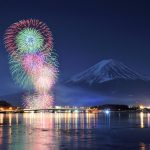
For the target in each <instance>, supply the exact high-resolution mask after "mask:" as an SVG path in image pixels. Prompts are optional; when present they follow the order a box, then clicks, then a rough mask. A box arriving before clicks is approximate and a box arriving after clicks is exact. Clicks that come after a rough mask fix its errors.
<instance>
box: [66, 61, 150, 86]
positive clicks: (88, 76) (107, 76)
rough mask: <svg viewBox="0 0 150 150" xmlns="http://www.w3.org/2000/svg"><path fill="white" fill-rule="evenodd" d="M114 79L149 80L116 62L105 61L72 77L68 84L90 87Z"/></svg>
mask: <svg viewBox="0 0 150 150" xmlns="http://www.w3.org/2000/svg"><path fill="white" fill-rule="evenodd" d="M114 79H124V80H149V79H148V78H147V77H145V76H143V75H141V74H139V73H137V72H136V71H134V70H133V69H131V68H129V67H128V66H126V65H124V64H123V63H121V62H119V61H117V60H113V59H106V60H102V61H100V62H99V63H97V64H95V65H94V66H92V67H90V68H89V69H86V70H85V71H83V72H81V73H79V74H77V75H75V76H73V77H72V78H71V79H70V80H69V81H68V83H70V82H73V83H79V82H82V83H83V82H85V83H87V84H89V85H91V84H94V83H103V82H106V81H111V80H114Z"/></svg>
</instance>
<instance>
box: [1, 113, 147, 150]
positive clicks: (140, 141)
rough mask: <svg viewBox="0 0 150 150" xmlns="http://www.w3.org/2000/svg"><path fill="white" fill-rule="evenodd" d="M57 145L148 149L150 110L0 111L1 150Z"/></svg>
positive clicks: (52, 149)
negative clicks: (139, 111)
mask: <svg viewBox="0 0 150 150" xmlns="http://www.w3.org/2000/svg"><path fill="white" fill-rule="evenodd" d="M59 149H61V150H74V149H75V150H76V149H77V150H86V149H87V150H134V149H137V150H147V149H150V114H149V113H126V112H111V113H108V114H105V113H103V112H101V113H98V114H94V113H24V114H0V150H59Z"/></svg>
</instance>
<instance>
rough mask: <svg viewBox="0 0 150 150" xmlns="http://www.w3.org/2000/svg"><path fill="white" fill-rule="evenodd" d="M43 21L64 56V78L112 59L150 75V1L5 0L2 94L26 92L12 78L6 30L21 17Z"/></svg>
mask: <svg viewBox="0 0 150 150" xmlns="http://www.w3.org/2000/svg"><path fill="white" fill-rule="evenodd" d="M28 18H35V19H40V20H41V21H44V22H45V23H46V24H47V25H48V26H49V27H50V30H51V31H52V33H53V38H54V49H56V51H57V53H58V55H59V63H60V76H59V78H60V80H61V79H62V80H64V79H67V78H69V77H70V76H72V75H74V74H76V73H78V72H80V71H82V70H84V69H86V68H88V67H90V66H92V65H94V64H95V63H97V62H99V61H100V60H102V59H108V58H113V59H116V60H119V61H121V62H123V63H125V64H128V65H129V66H131V67H132V68H134V69H135V70H137V71H138V72H140V73H143V74H147V75H150V65H149V64H150V59H149V57H150V2H148V1H144V0H142V1H138V0H129V1H127V0H125V1H123V0H119V1H115V0H111V1H110V0H97V1H96V0H80V1H78V0H74V1H73V0H68V1H67V0H59V1H58V0H53V1H51V0H41V1H39V0H35V1H33V0H19V1H15V0H1V1H0V36H1V38H0V84H1V86H0V95H7V94H10V93H15V92H18V91H21V90H22V89H21V88H19V87H18V86H16V85H15V83H14V82H13V80H12V78H11V74H10V71H9V66H8V53H7V52H6V49H5V48H4V44H3V37H4V33H5V30H6V29H7V27H8V26H10V25H11V24H12V23H14V22H17V21H19V20H22V19H28Z"/></svg>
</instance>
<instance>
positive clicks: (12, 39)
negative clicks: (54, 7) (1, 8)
mask: <svg viewBox="0 0 150 150" xmlns="http://www.w3.org/2000/svg"><path fill="white" fill-rule="evenodd" d="M26 28H32V29H36V30H37V31H39V32H40V33H41V35H42V36H43V39H44V44H43V45H44V46H43V48H42V51H49V50H51V49H52V47H53V38H52V34H51V32H50V30H49V28H48V26H47V25H46V24H45V23H43V22H41V21H39V20H36V19H27V20H21V21H19V22H16V23H13V24H12V25H11V26H10V27H9V28H8V29H7V30H6V33H5V38H4V41H5V46H6V48H7V50H8V52H9V53H10V54H15V53H16V50H17V49H18V47H17V43H16V36H17V34H18V33H19V32H20V31H22V30H23V29H26Z"/></svg>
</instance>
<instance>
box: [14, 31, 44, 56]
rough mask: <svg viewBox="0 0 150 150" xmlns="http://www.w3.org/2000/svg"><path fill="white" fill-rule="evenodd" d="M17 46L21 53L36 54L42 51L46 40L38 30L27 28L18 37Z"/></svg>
mask: <svg viewBox="0 0 150 150" xmlns="http://www.w3.org/2000/svg"><path fill="white" fill-rule="evenodd" d="M16 44H17V47H18V50H19V52H20V53H22V54H25V53H34V52H37V51H40V50H41V48H42V47H43V45H44V39H43V36H42V34H41V33H40V32H39V31H38V30H37V29H33V28H25V29H23V30H21V31H20V32H19V33H18V35H17V36H16Z"/></svg>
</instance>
